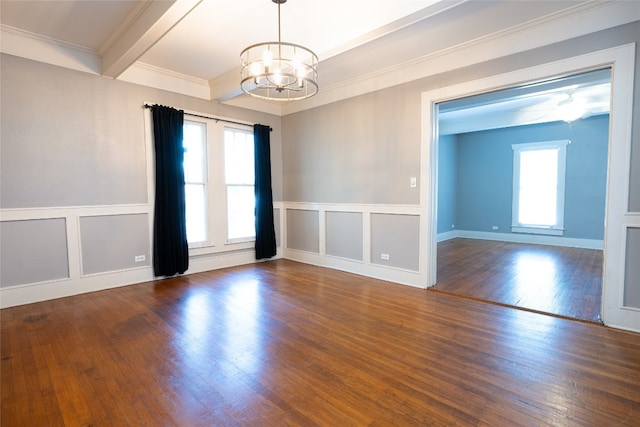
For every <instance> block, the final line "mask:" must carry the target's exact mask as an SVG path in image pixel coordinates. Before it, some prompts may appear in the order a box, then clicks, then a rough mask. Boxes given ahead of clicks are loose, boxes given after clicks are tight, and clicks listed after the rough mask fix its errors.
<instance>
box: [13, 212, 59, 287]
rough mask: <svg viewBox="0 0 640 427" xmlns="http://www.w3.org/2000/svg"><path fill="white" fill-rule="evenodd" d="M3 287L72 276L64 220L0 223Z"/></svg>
mask: <svg viewBox="0 0 640 427" xmlns="http://www.w3.org/2000/svg"><path fill="white" fill-rule="evenodd" d="M0 266H1V268H0V287H3V288H5V287H8V286H14V285H24V284H29V283H39V282H46V281H51V280H59V279H65V278H68V277H69V258H68V252H67V230H66V221H65V219H64V218H52V219H37V220H24V221H4V222H0Z"/></svg>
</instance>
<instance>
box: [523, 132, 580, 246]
mask: <svg viewBox="0 0 640 427" xmlns="http://www.w3.org/2000/svg"><path fill="white" fill-rule="evenodd" d="M570 143H571V141H570V140H568V139H562V140H554V141H542V142H530V143H524V144H512V145H511V148H512V149H513V199H512V208H511V214H512V217H511V224H512V225H511V232H513V233H530V234H545V235H551V236H563V235H564V199H565V179H566V165H567V145H568V144H570ZM548 149H557V150H558V165H557V168H558V169H557V173H558V183H557V191H556V224H555V225H553V226H546V225H537V224H523V223H520V222H519V214H520V212H519V209H520V154H521V153H522V152H525V151H538V150H548Z"/></svg>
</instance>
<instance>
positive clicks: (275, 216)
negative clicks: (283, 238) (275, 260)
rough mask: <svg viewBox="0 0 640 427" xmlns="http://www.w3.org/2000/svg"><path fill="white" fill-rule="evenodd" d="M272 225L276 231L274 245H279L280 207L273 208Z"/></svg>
mask: <svg viewBox="0 0 640 427" xmlns="http://www.w3.org/2000/svg"><path fill="white" fill-rule="evenodd" d="M273 227H274V229H275V233H276V247H278V248H279V247H280V245H281V242H280V209H278V208H276V209H274V210H273Z"/></svg>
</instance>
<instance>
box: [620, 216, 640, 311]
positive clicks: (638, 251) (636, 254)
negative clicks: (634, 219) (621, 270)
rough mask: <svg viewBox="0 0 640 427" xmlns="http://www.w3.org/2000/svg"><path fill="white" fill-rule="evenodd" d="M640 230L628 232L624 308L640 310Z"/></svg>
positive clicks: (635, 229) (632, 229) (633, 229)
mask: <svg viewBox="0 0 640 427" xmlns="http://www.w3.org/2000/svg"><path fill="white" fill-rule="evenodd" d="M638 260H640V228H629V229H628V230H627V255H626V271H625V275H624V276H625V280H624V306H625V307H633V308H638V309H640V280H638V278H640V263H638Z"/></svg>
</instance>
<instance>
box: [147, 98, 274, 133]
mask: <svg viewBox="0 0 640 427" xmlns="http://www.w3.org/2000/svg"><path fill="white" fill-rule="evenodd" d="M143 107H144V108H152V107H153V105H149V104H144V105H143ZM184 114H185V115H186V116H191V117H200V118H201V119H209V120H215V121H216V122H225V123H233V124H234V125H240V126H248V127H251V128H252V127H253V125H251V124H248V123H242V122H234V121H233V120H227V119H221V118H218V117H212V116H202V115H200V114H193V113H187V112H184ZM269 130H270V131H272V130H273V128H271V127H270V128H269Z"/></svg>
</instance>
